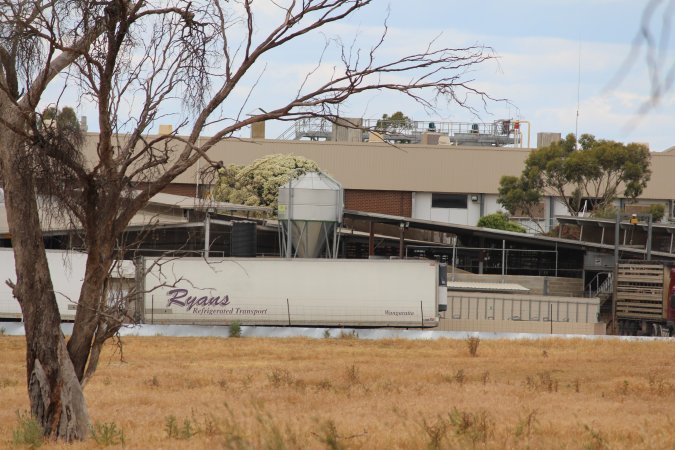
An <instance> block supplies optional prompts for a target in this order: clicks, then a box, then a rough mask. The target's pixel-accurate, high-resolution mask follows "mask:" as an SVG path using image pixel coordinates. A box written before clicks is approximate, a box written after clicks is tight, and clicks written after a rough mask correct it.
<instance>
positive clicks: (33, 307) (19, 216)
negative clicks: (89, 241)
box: [0, 90, 89, 441]
mask: <svg viewBox="0 0 675 450" xmlns="http://www.w3.org/2000/svg"><path fill="white" fill-rule="evenodd" d="M0 117H1V118H2V120H3V121H4V122H5V123H8V124H11V125H12V126H13V127H14V128H15V129H23V128H24V127H23V126H22V125H23V123H22V118H23V116H22V115H21V114H19V113H18V112H17V111H15V110H14V108H13V107H12V106H11V105H9V104H8V102H7V98H6V97H5V95H4V92H3V91H1V90H0ZM0 123H2V122H0ZM27 164H28V161H27V158H26V152H25V148H24V140H23V138H22V137H21V136H19V135H17V134H15V133H13V132H12V131H10V129H9V128H8V127H6V126H2V125H0V173H1V175H2V180H3V182H4V190H5V203H6V206H7V222H8V225H9V231H10V233H11V236H12V247H13V249H14V260H15V264H16V274H17V280H16V283H15V285H14V286H13V294H14V297H16V299H17V300H18V302H19V304H20V305H21V311H22V313H23V318H24V327H25V330H26V344H27V345H26V346H27V348H26V365H27V384H28V394H29V398H30V406H31V412H32V415H33V417H34V418H35V419H36V420H37V421H38V422H39V423H40V424H41V425H42V427H43V430H44V433H45V435H47V436H53V437H56V438H58V439H65V440H68V441H71V440H76V439H84V438H85V437H86V436H87V432H88V428H89V416H88V413H87V407H86V403H85V401H84V395H83V393H82V388H81V386H80V383H79V380H78V378H77V376H76V374H75V371H74V369H73V365H72V362H71V360H70V358H69V356H68V353H67V351H66V344H65V338H64V336H63V333H62V332H61V316H60V314H59V310H58V305H57V303H56V297H55V294H54V288H53V286H52V281H51V276H50V273H49V266H48V265H47V255H46V253H45V248H44V242H43V240H42V230H41V228H40V223H39V210H38V204H37V200H36V196H35V189H34V183H33V179H32V176H31V175H30V171H29V170H28V167H27Z"/></svg>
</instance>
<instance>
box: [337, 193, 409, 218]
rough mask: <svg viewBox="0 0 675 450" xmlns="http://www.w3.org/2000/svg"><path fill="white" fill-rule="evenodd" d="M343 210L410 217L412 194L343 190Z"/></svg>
mask: <svg viewBox="0 0 675 450" xmlns="http://www.w3.org/2000/svg"><path fill="white" fill-rule="evenodd" d="M345 208H346V209H353V210H356V211H365V212H372V213H379V214H390V215H394V216H404V217H410V216H412V192H408V191H370V190H358V189H346V190H345Z"/></svg>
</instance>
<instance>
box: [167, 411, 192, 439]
mask: <svg viewBox="0 0 675 450" xmlns="http://www.w3.org/2000/svg"><path fill="white" fill-rule="evenodd" d="M164 431H166V435H167V437H168V438H169V439H181V440H187V439H190V438H191V437H192V436H194V435H195V434H197V433H198V432H199V429H197V427H196V425H195V424H193V423H192V420H190V419H188V418H185V419H184V420H183V425H182V426H178V420H177V419H176V416H173V415H171V416H167V417H166V419H165V422H164Z"/></svg>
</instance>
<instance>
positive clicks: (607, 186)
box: [498, 134, 651, 215]
mask: <svg viewBox="0 0 675 450" xmlns="http://www.w3.org/2000/svg"><path fill="white" fill-rule="evenodd" d="M649 163H650V157H649V150H648V149H647V147H646V146H644V145H641V144H627V145H626V144H622V143H619V142H614V141H606V140H596V139H595V137H593V136H592V135H588V134H584V135H582V136H581V138H580V139H579V141H578V145H577V140H576V139H575V137H574V135H573V134H568V135H567V137H566V138H565V139H564V140H562V141H559V142H554V143H552V144H551V145H549V146H548V147H543V148H540V149H537V150H534V151H532V153H530V155H529V156H528V158H527V160H526V161H525V168H524V169H523V172H522V174H521V175H520V177H502V179H501V180H500V188H499V198H498V201H499V203H501V204H502V205H503V206H504V207H505V208H506V209H507V210H508V211H509V212H511V213H512V214H513V213H514V212H515V211H516V210H517V209H520V210H523V211H527V210H528V209H530V208H531V206H532V205H533V203H537V202H538V201H539V199H540V197H541V196H545V195H549V196H556V197H558V198H560V199H561V200H562V201H563V202H564V204H565V206H566V207H567V210H568V211H569V213H570V214H571V215H578V214H579V212H580V211H581V210H582V208H583V206H584V201H583V200H584V199H593V201H594V203H595V206H596V208H600V209H604V208H605V207H607V206H609V205H610V204H611V203H612V201H613V200H614V199H616V198H617V196H618V195H619V188H620V187H622V186H623V188H624V191H623V193H622V195H623V196H625V197H626V198H635V197H637V196H639V195H640V194H641V193H642V191H643V189H644V188H645V186H647V182H648V181H649V179H650V176H651V170H650V169H649Z"/></svg>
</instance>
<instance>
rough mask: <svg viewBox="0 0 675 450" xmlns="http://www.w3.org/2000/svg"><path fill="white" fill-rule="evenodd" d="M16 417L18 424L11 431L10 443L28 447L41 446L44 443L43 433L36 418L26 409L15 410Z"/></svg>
mask: <svg viewBox="0 0 675 450" xmlns="http://www.w3.org/2000/svg"><path fill="white" fill-rule="evenodd" d="M16 418H17V421H18V422H19V424H18V426H17V428H15V429H14V430H13V431H12V444H13V445H15V446H26V447H28V448H38V447H41V446H42V444H44V434H43V432H42V427H41V426H40V424H39V423H38V422H37V420H35V419H34V418H33V417H32V416H31V415H30V413H29V412H27V411H25V412H23V413H22V412H19V411H17V412H16Z"/></svg>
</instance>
